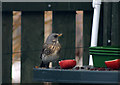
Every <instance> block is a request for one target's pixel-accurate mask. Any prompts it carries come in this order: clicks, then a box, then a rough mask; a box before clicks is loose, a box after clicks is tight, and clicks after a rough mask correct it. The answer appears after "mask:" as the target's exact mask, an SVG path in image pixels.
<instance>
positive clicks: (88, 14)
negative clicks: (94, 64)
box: [83, 11, 93, 65]
mask: <svg viewBox="0 0 120 85" xmlns="http://www.w3.org/2000/svg"><path fill="white" fill-rule="evenodd" d="M92 20H93V11H83V65H88V62H89V47H90V43H91V31H92Z"/></svg>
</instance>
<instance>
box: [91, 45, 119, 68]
mask: <svg viewBox="0 0 120 85" xmlns="http://www.w3.org/2000/svg"><path fill="white" fill-rule="evenodd" d="M89 53H90V55H92V57H93V64H94V67H106V65H105V61H109V60H114V59H120V47H111V46H106V47H90V48H89Z"/></svg>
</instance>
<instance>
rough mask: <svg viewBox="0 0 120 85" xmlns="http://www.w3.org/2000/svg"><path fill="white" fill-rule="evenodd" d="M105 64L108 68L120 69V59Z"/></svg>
mask: <svg viewBox="0 0 120 85" xmlns="http://www.w3.org/2000/svg"><path fill="white" fill-rule="evenodd" d="M105 64H106V66H107V67H108V68H112V69H119V68H120V59H115V60H111V61H105Z"/></svg>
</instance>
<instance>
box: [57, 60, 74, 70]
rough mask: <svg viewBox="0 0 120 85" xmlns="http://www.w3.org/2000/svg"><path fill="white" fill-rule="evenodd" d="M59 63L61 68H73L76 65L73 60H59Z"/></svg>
mask: <svg viewBox="0 0 120 85" xmlns="http://www.w3.org/2000/svg"><path fill="white" fill-rule="evenodd" d="M59 65H60V67H61V68H62V69H69V68H73V67H74V66H75V65H76V61H75V60H62V61H60V62H59Z"/></svg>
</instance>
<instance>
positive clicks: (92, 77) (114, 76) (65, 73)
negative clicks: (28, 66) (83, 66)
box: [33, 68, 120, 84]
mask: <svg viewBox="0 0 120 85" xmlns="http://www.w3.org/2000/svg"><path fill="white" fill-rule="evenodd" d="M118 75H119V71H88V70H72V69H42V68H33V81H36V82H55V83H82V84H118V83H120V82H119V76H118Z"/></svg>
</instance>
